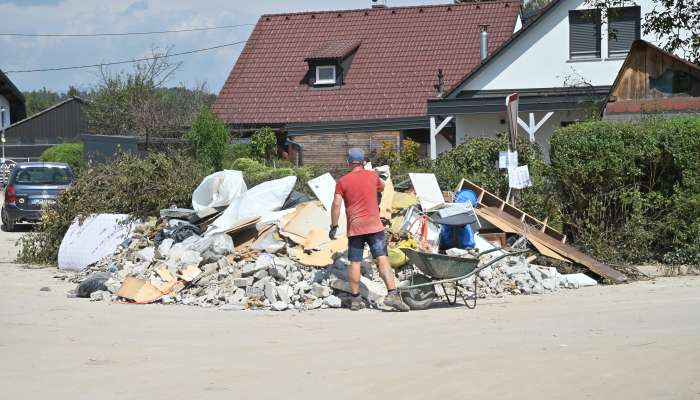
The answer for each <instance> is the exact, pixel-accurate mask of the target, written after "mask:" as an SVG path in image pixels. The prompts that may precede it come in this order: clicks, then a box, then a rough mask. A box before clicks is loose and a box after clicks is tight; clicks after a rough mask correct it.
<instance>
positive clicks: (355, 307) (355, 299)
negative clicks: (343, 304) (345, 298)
mask: <svg viewBox="0 0 700 400" xmlns="http://www.w3.org/2000/svg"><path fill="white" fill-rule="evenodd" d="M363 308H365V302H364V301H362V297H361V296H351V297H350V310H351V311H359V310H362V309H363Z"/></svg>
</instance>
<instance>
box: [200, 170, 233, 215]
mask: <svg viewBox="0 0 700 400" xmlns="http://www.w3.org/2000/svg"><path fill="white" fill-rule="evenodd" d="M245 191H246V184H245V181H244V180H243V173H242V172H241V171H234V170H224V171H219V172H216V173H213V174H211V175H209V176H207V177H206V178H204V179H203V180H202V183H200V184H199V186H197V189H195V190H194V192H193V193H192V208H194V210H195V211H199V210H203V209H205V208H209V207H223V206H227V205H229V204H231V202H232V201H233V199H235V198H236V197H239V196H241V195H242V194H243V193H245Z"/></svg>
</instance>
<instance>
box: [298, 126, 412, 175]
mask: <svg viewBox="0 0 700 400" xmlns="http://www.w3.org/2000/svg"><path fill="white" fill-rule="evenodd" d="M400 137H401V136H400V132H399V131H389V132H362V133H329V134H316V135H305V136H294V137H293V140H294V141H295V142H297V143H299V144H301V145H302V146H303V150H302V163H303V164H304V165H317V166H320V167H322V168H325V169H328V170H337V169H342V168H343V167H345V166H347V161H346V159H347V154H348V149H350V148H352V147H359V148H361V149H363V150H364V151H365V154H366V155H367V156H368V157H369V158H372V157H373V155H374V154H376V152H377V151H378V150H379V149H380V148H381V146H382V142H383V141H385V140H387V141H390V142H391V143H393V144H394V148H398V146H399V139H400Z"/></svg>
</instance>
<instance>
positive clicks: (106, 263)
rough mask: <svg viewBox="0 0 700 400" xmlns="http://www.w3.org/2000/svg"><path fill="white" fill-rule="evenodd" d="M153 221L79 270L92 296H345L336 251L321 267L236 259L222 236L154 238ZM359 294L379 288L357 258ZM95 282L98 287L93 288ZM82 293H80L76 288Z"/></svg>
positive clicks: (265, 303)
mask: <svg viewBox="0 0 700 400" xmlns="http://www.w3.org/2000/svg"><path fill="white" fill-rule="evenodd" d="M154 222H155V221H153V222H151V223H149V224H143V225H140V226H138V227H137V228H136V229H135V231H134V233H133V236H132V238H131V240H130V241H129V242H128V243H124V245H122V246H120V247H119V248H118V249H117V251H116V252H115V253H114V254H113V255H111V256H108V257H105V258H104V259H102V260H101V261H99V262H98V263H96V264H94V265H92V266H90V267H88V268H87V269H85V270H84V271H82V272H81V273H80V274H79V275H78V277H77V279H76V280H77V281H81V282H82V283H81V284H80V285H79V286H78V288H77V289H76V292H75V295H77V294H78V293H79V292H81V291H82V290H81V288H80V287H81V285H83V286H92V287H98V288H99V289H100V290H95V291H92V292H91V293H90V294H89V295H90V298H91V299H92V300H95V301H99V300H108V301H116V300H118V299H126V300H130V301H133V302H136V303H151V302H154V301H160V302H161V303H163V304H172V303H177V304H183V305H194V306H200V307H220V308H222V309H225V310H243V309H248V308H250V309H272V310H275V311H283V310H287V309H295V310H314V309H318V308H339V307H341V305H342V301H343V299H344V298H346V297H347V292H348V291H349V286H348V284H347V274H346V272H345V271H346V266H347V263H348V261H347V260H346V259H345V258H344V257H342V256H339V257H337V258H336V259H335V261H334V263H333V264H332V265H331V266H330V267H328V268H324V269H318V268H313V267H305V266H303V265H301V264H299V263H297V262H296V261H294V260H292V259H291V258H289V257H287V256H277V255H272V254H268V253H259V254H257V255H255V256H245V257H243V258H241V257H238V256H237V255H236V254H235V252H234V246H233V241H232V239H231V237H230V236H229V235H227V234H223V233H222V234H216V235H212V236H208V237H201V236H199V235H191V236H189V237H188V238H187V239H185V240H183V241H182V242H180V243H175V244H174V243H173V240H172V239H165V240H163V242H162V243H160V245H158V246H156V245H155V243H154V242H153V240H151V239H150V238H149V232H150V233H151V235H150V236H153V235H152V233H153V232H154V231H155V223H154ZM362 273H363V276H362V294H363V297H364V298H365V299H366V300H367V302H368V304H369V305H370V306H373V307H381V306H382V302H381V300H382V299H383V297H384V296H385V295H386V293H387V292H386V289H385V288H384V286H383V284H381V283H380V281H378V276H377V273H376V268H375V267H374V265H372V264H370V263H363V268H362ZM95 280H99V281H101V282H100V283H101V285H100V284H98V285H97V286H95V282H94V281H95ZM82 292H85V291H82Z"/></svg>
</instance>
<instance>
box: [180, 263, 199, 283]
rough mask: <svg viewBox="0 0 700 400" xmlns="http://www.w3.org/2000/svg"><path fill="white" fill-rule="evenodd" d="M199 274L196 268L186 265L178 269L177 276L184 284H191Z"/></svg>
mask: <svg viewBox="0 0 700 400" xmlns="http://www.w3.org/2000/svg"><path fill="white" fill-rule="evenodd" d="M201 273H202V270H201V269H199V268H197V267H196V266H194V265H188V266H186V267H184V268H181V269H180V271H179V272H178V276H179V277H180V278H181V279H182V280H183V281H185V282H191V281H192V280H194V278H196V277H197V276H198V275H199V274H201Z"/></svg>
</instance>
